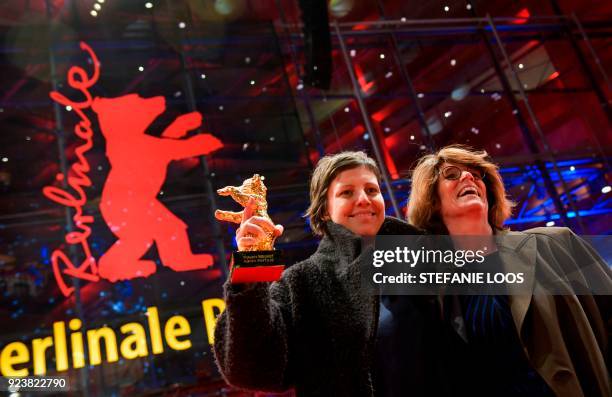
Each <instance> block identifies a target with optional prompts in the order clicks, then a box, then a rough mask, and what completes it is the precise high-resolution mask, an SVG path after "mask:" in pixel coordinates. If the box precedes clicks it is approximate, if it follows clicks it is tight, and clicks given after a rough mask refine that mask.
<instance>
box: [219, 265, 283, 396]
mask: <svg viewBox="0 0 612 397" xmlns="http://www.w3.org/2000/svg"><path fill="white" fill-rule="evenodd" d="M285 273H287V272H285ZM288 284H289V283H288V282H287V280H286V278H285V277H283V279H281V280H279V281H278V282H274V283H271V284H270V283H253V284H248V285H239V286H233V285H231V284H229V282H228V283H227V284H226V285H225V302H226V309H225V311H224V312H223V313H222V314H221V315H220V316H219V318H218V320H217V325H216V327H215V340H214V346H213V350H214V354H215V358H216V360H217V365H218V367H219V370H220V371H221V374H222V375H223V377H224V378H225V380H226V381H227V382H228V383H229V384H230V385H232V386H236V387H240V388H244V389H251V390H262V391H285V390H287V389H288V388H289V387H290V386H291V383H292V381H291V376H290V369H289V362H290V360H289V354H290V340H291V333H292V331H291V330H292V315H291V306H292V304H291V301H292V299H291V293H290V290H291V288H290V287H289V285H288Z"/></svg>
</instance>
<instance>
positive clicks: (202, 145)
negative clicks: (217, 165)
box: [157, 134, 223, 160]
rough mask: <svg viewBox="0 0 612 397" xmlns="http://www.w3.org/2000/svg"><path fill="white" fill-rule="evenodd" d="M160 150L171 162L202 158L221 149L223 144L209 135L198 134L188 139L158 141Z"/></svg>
mask: <svg viewBox="0 0 612 397" xmlns="http://www.w3.org/2000/svg"><path fill="white" fill-rule="evenodd" d="M157 142H158V144H159V145H160V150H161V151H163V153H167V155H168V156H169V157H170V158H171V159H172V160H180V159H184V158H189V157H195V156H202V155H206V154H209V153H212V152H214V151H216V150H218V149H220V148H222V147H223V143H221V141H220V140H218V139H217V138H215V137H214V136H212V135H210V134H199V135H196V136H192V137H191V138H189V139H163V138H162V139H158V141H157Z"/></svg>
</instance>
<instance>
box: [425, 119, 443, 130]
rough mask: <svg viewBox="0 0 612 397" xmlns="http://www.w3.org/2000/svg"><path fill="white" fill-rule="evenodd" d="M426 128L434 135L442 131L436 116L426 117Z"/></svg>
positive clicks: (440, 123)
mask: <svg viewBox="0 0 612 397" xmlns="http://www.w3.org/2000/svg"><path fill="white" fill-rule="evenodd" d="M427 129H428V130H429V133H430V134H431V135H436V134H438V133H440V131H442V122H441V121H440V119H438V118H437V117H436V116H431V117H430V118H428V119H427Z"/></svg>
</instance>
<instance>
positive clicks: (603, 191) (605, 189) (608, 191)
mask: <svg viewBox="0 0 612 397" xmlns="http://www.w3.org/2000/svg"><path fill="white" fill-rule="evenodd" d="M611 191H612V186H610V185H608V186H604V187H602V188H601V192H602V193H603V194H606V193H610V192H611Z"/></svg>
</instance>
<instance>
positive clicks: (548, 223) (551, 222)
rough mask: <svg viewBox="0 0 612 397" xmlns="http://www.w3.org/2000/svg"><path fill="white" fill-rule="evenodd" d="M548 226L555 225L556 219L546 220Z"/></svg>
mask: <svg viewBox="0 0 612 397" xmlns="http://www.w3.org/2000/svg"><path fill="white" fill-rule="evenodd" d="M546 226H548V227H551V226H555V221H548V222H546Z"/></svg>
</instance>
